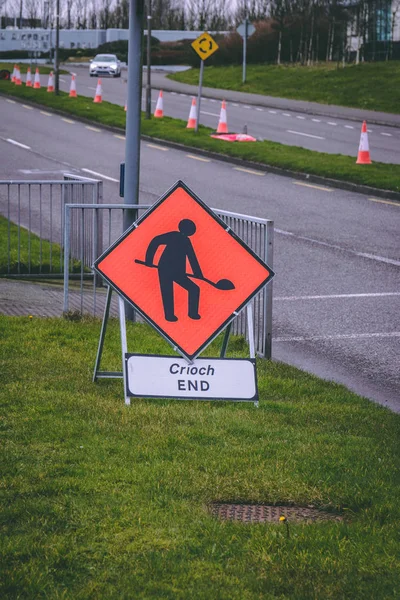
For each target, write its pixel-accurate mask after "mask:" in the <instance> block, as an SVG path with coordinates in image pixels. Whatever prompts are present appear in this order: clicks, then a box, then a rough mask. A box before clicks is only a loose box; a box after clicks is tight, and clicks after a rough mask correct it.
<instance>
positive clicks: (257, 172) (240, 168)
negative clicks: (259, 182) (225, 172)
mask: <svg viewBox="0 0 400 600" xmlns="http://www.w3.org/2000/svg"><path fill="white" fill-rule="evenodd" d="M233 170H234V171H242V173H249V174H250V175H259V176H260V177H264V175H265V173H262V172H261V171H252V170H251V169H244V168H242V167H233Z"/></svg>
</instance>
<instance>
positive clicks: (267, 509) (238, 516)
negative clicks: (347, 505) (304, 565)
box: [211, 502, 343, 523]
mask: <svg viewBox="0 0 400 600" xmlns="http://www.w3.org/2000/svg"><path fill="white" fill-rule="evenodd" d="M211 513H212V515H213V516H214V517H217V518H218V519H221V520H223V521H243V522H244V523H266V522H268V523H279V518H280V517H286V519H287V520H288V522H306V523H315V522H317V521H343V517H341V516H340V515H337V514H334V513H330V512H327V511H324V510H319V509H318V508H313V507H306V506H272V505H268V504H230V503H229V504H228V503H222V502H213V503H212V504H211Z"/></svg>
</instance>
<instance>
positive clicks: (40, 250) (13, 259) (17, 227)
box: [0, 173, 103, 278]
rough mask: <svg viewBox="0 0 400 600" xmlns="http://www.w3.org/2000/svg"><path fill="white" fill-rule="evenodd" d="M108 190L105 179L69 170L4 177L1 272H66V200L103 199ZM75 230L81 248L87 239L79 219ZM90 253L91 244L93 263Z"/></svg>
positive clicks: (73, 249) (51, 274)
mask: <svg viewBox="0 0 400 600" xmlns="http://www.w3.org/2000/svg"><path fill="white" fill-rule="evenodd" d="M102 193H103V183H102V182H101V181H98V180H95V179H89V178H86V177H79V176H76V175H73V174H69V173H66V174H65V175H64V179H63V180H39V179H31V180H9V181H0V214H1V215H2V216H3V217H5V219H6V236H5V237H6V242H5V246H6V258H5V259H4V263H3V264H0V276H8V277H9V276H16V277H18V278H20V277H24V276H28V277H30V278H32V277H35V276H39V277H43V275H44V274H46V277H62V273H63V268H64V257H63V241H64V238H63V231H64V206H65V205H66V204H84V205H87V204H93V203H95V204H100V203H101V202H102ZM91 229H92V225H89V224H87V230H86V231H85V232H84V238H83V239H85V240H86V242H87V241H88V240H91V239H92V238H93V235H92V232H91ZM71 231H73V232H74V236H73V245H72V247H71V252H72V254H75V253H76V252H78V248H79V251H80V248H81V245H82V240H80V239H79V236H80V235H81V231H80V230H79V228H78V224H77V223H75V222H73V223H72V224H71ZM101 233H102V230H101V229H100V230H99V235H101ZM3 243H4V242H3ZM100 243H101V240H100ZM89 255H90V258H91V256H92V253H91V251H90V248H86V250H85V253H84V259H85V261H86V262H85V263H84V266H85V267H90V266H91V262H90V259H89Z"/></svg>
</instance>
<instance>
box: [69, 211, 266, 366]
mask: <svg viewBox="0 0 400 600" xmlns="http://www.w3.org/2000/svg"><path fill="white" fill-rule="evenodd" d="M148 208H150V205H147V204H146V205H145V204H140V205H138V207H134V209H133V210H135V211H136V216H135V220H136V219H137V218H139V216H140V215H141V214H142V213H143V212H144V211H146V210H147V209H148ZM125 210H130V211H132V206H127V205H125V204H102V205H100V204H91V205H90V204H88V205H85V204H66V205H65V228H64V249H65V253H64V312H70V311H77V312H79V313H82V314H84V313H89V314H92V315H93V316H97V317H100V316H102V314H103V311H104V306H105V303H106V290H105V288H104V287H103V285H102V280H101V278H100V277H99V276H98V275H97V274H96V273H94V272H93V271H92V272H91V278H89V277H88V272H87V268H85V264H86V263H87V256H86V257H85V243H83V244H82V240H83V241H84V240H85V234H86V232H87V231H88V229H87V223H86V221H87V222H89V223H91V226H92V230H91V235H92V241H91V243H90V244H88V247H90V248H91V252H92V255H91V258H92V260H91V263H92V264H93V262H94V261H95V260H96V259H97V258H98V257H99V256H100V255H101V254H102V253H103V252H104V251H105V250H106V249H107V248H109V247H110V246H111V244H113V243H114V242H115V241H116V240H117V239H118V238H119V237H120V236H121V235H122V233H123V214H124V211H125ZM213 210H214V212H215V213H216V214H217V215H218V216H219V217H220V218H221V219H222V220H223V221H224V222H225V223H226V224H227V225H228V226H229V227H230V228H231V229H232V230H233V231H234V232H235V233H236V234H237V235H238V236H239V237H240V238H241V239H242V240H243V241H244V242H245V243H246V244H247V245H248V246H249V247H250V248H251V249H252V250H253V251H254V252H255V253H256V254H257V255H258V256H259V257H260V258H261V259H263V260H264V261H265V262H266V263H267V264H268V265H269V266H270V267H271V268H272V267H273V231H274V227H273V221H270V220H268V219H259V218H257V217H251V216H248V215H241V214H237V213H233V212H229V211H225V210H220V209H213ZM73 223H75V224H77V227H78V229H80V232H81V233H80V236H78V238H76V236H75V235H74V230H73V228H72V224H73ZM99 229H102V231H103V236H102V238H101V237H100V236H99V235H98V231H99ZM75 233H76V232H75ZM77 241H79V242H80V243H81V246H80V247H79V248H77V247H76V243H77ZM73 248H74V251H72V249H73ZM76 260H78V261H79V262H78V264H79V265H80V270H79V274H78V281H72V280H71V273H72V272H73V271H74V269H75V267H76ZM75 275H76V273H75ZM117 312H118V305H117V302H116V294H115V295H114V301H113V304H112V306H111V314H114V315H115V316H116V315H117ZM253 314H254V332H255V348H256V352H257V354H258V355H260V356H264V357H266V358H270V357H271V329H272V282H271V283H269V284H268V285H267V286H266V288H264V289H263V290H261V292H260V293H259V294H257V296H256V297H255V298H254V311H253ZM232 333H234V334H236V335H243V336H247V320H246V315H245V311H242V313H241V314H239V315H238V317H236V319H235V321H234V323H233V329H232Z"/></svg>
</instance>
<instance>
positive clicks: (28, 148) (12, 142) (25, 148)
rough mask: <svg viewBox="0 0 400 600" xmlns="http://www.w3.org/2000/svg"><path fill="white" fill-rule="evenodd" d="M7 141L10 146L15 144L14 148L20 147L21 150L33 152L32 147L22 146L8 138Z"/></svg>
mask: <svg viewBox="0 0 400 600" xmlns="http://www.w3.org/2000/svg"><path fill="white" fill-rule="evenodd" d="M6 141H7V142H9V143H10V144H14V146H19V147H20V148H23V149H24V150H32V148H31V147H30V146H26V145H25V144H21V142H16V141H15V140H12V139H11V138H7V140H6Z"/></svg>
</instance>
